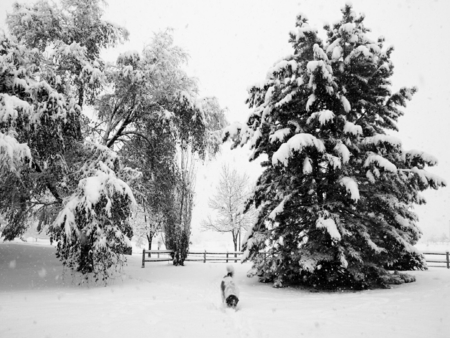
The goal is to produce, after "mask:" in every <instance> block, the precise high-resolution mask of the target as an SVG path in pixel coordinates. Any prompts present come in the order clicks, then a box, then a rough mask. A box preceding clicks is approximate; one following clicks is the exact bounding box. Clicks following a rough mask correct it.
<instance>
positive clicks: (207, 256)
mask: <svg viewBox="0 0 450 338" xmlns="http://www.w3.org/2000/svg"><path fill="white" fill-rule="evenodd" d="M172 253H173V251H172V250H145V249H144V250H142V267H143V268H145V263H146V262H148V263H149V262H169V261H172V260H173V259H172ZM241 255H242V252H240V251H227V252H208V251H206V250H205V251H193V252H189V253H188V256H187V258H186V259H185V261H190V262H203V263H206V262H215V263H218V262H225V263H228V262H235V263H237V262H240V261H241V257H239V256H241ZM146 256H147V257H146Z"/></svg>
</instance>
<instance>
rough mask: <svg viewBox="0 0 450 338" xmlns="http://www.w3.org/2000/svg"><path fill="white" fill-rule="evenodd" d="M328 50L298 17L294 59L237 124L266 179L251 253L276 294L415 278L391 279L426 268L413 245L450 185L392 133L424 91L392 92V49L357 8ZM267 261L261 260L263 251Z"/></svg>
mask: <svg viewBox="0 0 450 338" xmlns="http://www.w3.org/2000/svg"><path fill="white" fill-rule="evenodd" d="M324 29H325V32H326V36H327V38H326V41H322V40H321V39H320V38H319V36H318V34H317V31H316V30H315V29H313V28H312V27H310V26H309V25H308V20H307V18H306V17H305V16H304V15H299V16H298V17H297V21H296V29H295V30H294V31H292V32H291V33H290V38H289V41H290V43H291V45H292V47H293V54H292V55H290V56H288V57H286V58H283V59H282V60H280V61H279V62H277V63H276V64H275V65H274V66H273V67H272V68H271V69H270V71H269V72H268V75H267V78H266V80H265V81H264V82H263V83H261V84H258V85H255V86H253V87H251V89H250V94H249V98H248V100H247V102H248V104H249V105H250V107H253V108H254V111H253V113H252V114H251V115H250V116H249V118H248V121H247V126H239V125H235V126H230V127H229V129H228V132H227V134H226V136H227V137H230V138H231V139H233V140H234V142H235V145H238V144H242V143H246V142H250V145H251V148H252V149H253V153H252V156H251V160H253V159H255V158H257V157H258V156H259V155H260V154H265V155H267V157H268V161H266V162H264V163H263V166H264V167H265V171H264V172H263V174H262V175H261V176H260V178H259V179H258V182H257V188H256V191H255V193H254V194H253V196H252V197H251V203H253V204H254V205H255V206H256V207H259V208H260V213H259V217H258V221H257V223H256V224H255V226H254V227H253V229H252V230H251V231H250V234H249V237H248V240H247V241H246V243H245V244H244V248H245V254H244V259H249V260H251V261H252V262H253V265H254V269H253V270H252V271H253V272H254V273H256V274H258V275H259V276H260V277H261V279H262V280H266V281H273V283H274V286H283V285H286V283H289V282H300V283H303V284H307V285H312V286H314V287H324V288H338V287H351V288H366V287H369V286H386V287H388V285H387V284H389V283H401V282H405V281H406V282H408V281H413V280H414V278H413V277H411V276H408V275H406V274H398V275H392V274H390V273H389V272H388V271H387V270H388V269H392V268H394V267H395V265H396V264H397V263H399V262H401V263H402V265H403V266H405V262H406V265H407V266H408V268H414V269H423V268H425V263H424V259H423V256H422V255H421V254H420V253H419V252H418V251H417V250H416V249H415V248H414V246H413V245H414V244H415V243H416V242H417V241H418V239H419V237H420V235H421V231H420V230H419V228H418V226H417V220H418V217H417V215H416V214H415V213H414V211H413V206H414V204H423V203H425V200H424V199H423V197H421V195H420V192H421V191H422V190H425V189H427V188H433V189H437V188H439V187H442V186H445V181H444V180H443V179H441V178H439V177H438V176H436V175H434V174H432V173H430V172H429V171H427V170H426V167H427V166H434V165H435V164H437V160H436V158H434V157H433V156H431V155H429V154H427V153H425V152H422V151H417V150H410V151H406V150H404V149H403V147H402V143H401V141H400V140H399V139H398V138H396V137H393V136H390V135H388V133H387V132H388V130H397V124H396V123H397V121H398V118H399V117H400V116H402V115H403V112H402V111H401V110H400V109H399V108H400V107H404V106H405V105H406V101H407V100H409V99H411V97H412V95H413V94H414V93H415V92H416V89H415V88H401V89H400V90H399V91H398V92H397V93H392V92H391V77H392V75H393V68H394V66H393V64H392V62H391V60H390V57H391V53H392V51H393V48H392V47H389V48H385V47H384V39H383V38H379V39H378V41H377V42H375V41H372V40H371V39H370V38H369V37H368V35H367V32H368V31H369V30H368V29H367V28H366V27H365V25H364V16H363V15H357V14H356V13H355V11H354V10H353V9H352V7H351V5H346V6H345V7H344V8H343V9H342V18H341V19H340V20H339V21H338V22H336V23H335V24H333V25H332V26H329V25H325V27H324ZM262 253H263V254H262Z"/></svg>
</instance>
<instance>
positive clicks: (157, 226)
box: [131, 207, 166, 250]
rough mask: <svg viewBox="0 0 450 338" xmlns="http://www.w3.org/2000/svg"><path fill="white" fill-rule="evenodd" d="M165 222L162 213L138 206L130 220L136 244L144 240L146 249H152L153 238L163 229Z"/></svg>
mask: <svg viewBox="0 0 450 338" xmlns="http://www.w3.org/2000/svg"><path fill="white" fill-rule="evenodd" d="M165 222H166V217H165V216H164V214H163V213H161V212H153V211H152V210H148V209H143V208H142V207H138V211H137V213H136V215H135V216H134V217H133V220H132V222H131V224H132V226H133V235H134V238H135V239H136V244H137V245H142V244H143V243H144V241H147V243H148V250H152V241H153V238H155V237H156V236H157V235H158V233H160V232H161V231H162V230H163V226H164V223H165Z"/></svg>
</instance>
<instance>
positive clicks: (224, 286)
mask: <svg viewBox="0 0 450 338" xmlns="http://www.w3.org/2000/svg"><path fill="white" fill-rule="evenodd" d="M233 277H234V268H233V267H232V266H231V265H228V266H227V274H226V276H225V277H223V279H222V282H221V283H220V289H221V291H222V302H223V303H224V304H225V303H226V304H227V306H228V307H232V308H235V307H236V305H237V303H238V302H239V289H238V287H237V285H236V284H235V283H234V278H233Z"/></svg>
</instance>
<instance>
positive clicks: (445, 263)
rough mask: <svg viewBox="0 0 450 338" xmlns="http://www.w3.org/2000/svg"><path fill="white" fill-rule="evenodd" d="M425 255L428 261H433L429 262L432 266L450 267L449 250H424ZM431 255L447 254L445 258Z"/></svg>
mask: <svg viewBox="0 0 450 338" xmlns="http://www.w3.org/2000/svg"><path fill="white" fill-rule="evenodd" d="M422 253H423V255H424V256H425V261H426V262H427V263H432V264H433V265H429V264H427V265H428V266H429V267H431V268H445V267H447V269H450V253H449V252H448V251H445V252H444V251H442V252H422ZM431 256H445V259H438V258H440V257H438V258H434V257H431Z"/></svg>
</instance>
